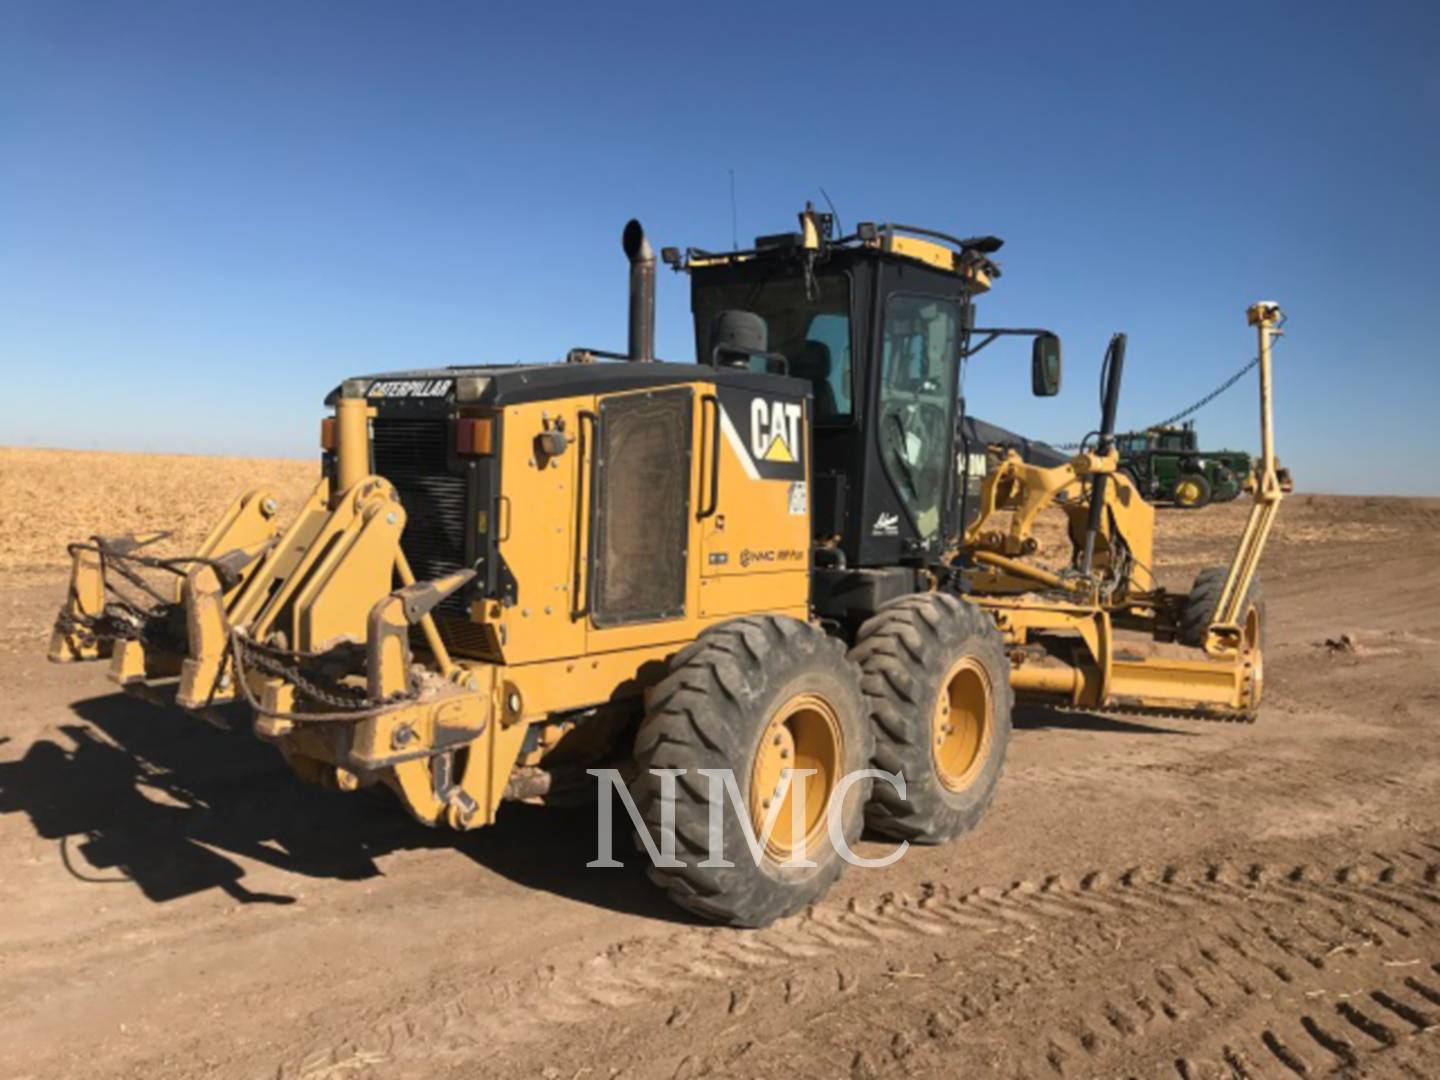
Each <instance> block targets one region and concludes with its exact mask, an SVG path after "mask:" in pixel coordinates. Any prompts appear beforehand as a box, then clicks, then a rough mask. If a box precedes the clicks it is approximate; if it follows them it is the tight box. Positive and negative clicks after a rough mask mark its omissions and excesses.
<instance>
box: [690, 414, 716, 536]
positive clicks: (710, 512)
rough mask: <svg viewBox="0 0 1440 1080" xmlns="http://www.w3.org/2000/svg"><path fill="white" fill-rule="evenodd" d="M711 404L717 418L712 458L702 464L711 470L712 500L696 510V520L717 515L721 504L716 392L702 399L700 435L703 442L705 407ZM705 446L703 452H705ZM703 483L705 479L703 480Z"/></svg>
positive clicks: (702, 472) (712, 426) (713, 426)
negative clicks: (716, 512)
mask: <svg viewBox="0 0 1440 1080" xmlns="http://www.w3.org/2000/svg"><path fill="white" fill-rule="evenodd" d="M707 406H709V407H711V408H712V409H713V410H714V415H715V418H714V420H712V421H711V424H710V460H709V461H708V462H706V461H705V460H704V459H703V458H702V459H701V462H702V465H705V466H706V467H708V468H709V471H710V501H709V503H705V502H702V503H701V504H700V509H697V510H696V511H695V520H696V521H704V520H705V519H706V518H708V517H713V516H714V515H715V511H716V509H717V508H718V507H719V505H720V399H719V398H718V397H716V396H715V395H714V394H708V395H706V396H705V397H702V398H701V399H700V437H701V440H702V443H703V440H704V437H705V409H706V407H707ZM704 449H705V448H704V446H703V445H702V447H701V452H702V453H704ZM700 475H701V476H702V477H703V476H704V475H705V469H704V468H702V469H701V470H700ZM702 483H703V481H702ZM702 494H703V491H702Z"/></svg>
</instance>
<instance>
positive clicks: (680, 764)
mask: <svg viewBox="0 0 1440 1080" xmlns="http://www.w3.org/2000/svg"><path fill="white" fill-rule="evenodd" d="M834 226H835V223H834V220H833V218H832V217H831V216H830V215H826V214H821V213H817V212H815V211H814V210H813V209H811V208H808V207H807V208H806V210H805V211H804V212H803V213H802V214H801V215H800V228H799V230H798V231H795V232H790V233H781V234H776V235H772V236H764V237H759V238H757V240H756V242H755V245H754V246H753V247H751V248H748V249H744V250H740V251H729V252H719V253H716V252H708V251H702V250H699V249H695V248H690V249H686V250H684V251H683V252H682V251H680V250H678V249H665V250H664V252H663V253H662V256H663V260H664V262H665V263H667V264H668V265H670V266H671V267H672V268H674V269H675V270H676V271H677V272H683V273H685V274H687V275H688V276H689V279H690V282H691V296H692V307H693V310H694V315H695V332H696V349H697V357H698V360H697V362H696V363H693V364H683V363H670V362H662V361H657V360H656V358H655V356H654V344H653V342H654V294H655V277H656V270H657V259H656V257H655V253H654V251H653V249H652V248H651V246H650V244H649V242H648V241H647V239H646V237H645V235H644V232H643V230H642V229H641V228H640V226H639V224H638V223H636V222H631V223H630V224H629V225H628V226H627V227H626V229H625V234H624V249H625V252H626V254H627V256H628V258H629V260H630V267H631V270H630V279H631V281H630V313H629V316H630V317H629V323H630V334H629V348H628V350H627V352H626V353H624V354H616V353H606V352H604V351H602V350H597V349H576V350H573V351H571V352H570V353H569V354H568V355H567V356H566V357H565V359H564V360H562V361H559V362H555V363H548V364H530V365H515V366H483V365H478V366H477V365H471V366H460V367H445V368H426V369H422V370H417V371H409V372H402V373H394V374H383V375H375V376H366V377H360V378H352V379H347V380H345V381H344V382H343V383H341V384H340V386H339V387H337V388H336V390H335V391H334V392H333V393H332V394H331V395H330V397H329V399H328V402H327V403H328V405H329V406H330V407H331V409H332V410H333V411H332V412H331V414H330V415H328V416H327V417H325V419H324V420H323V422H322V424H321V446H322V454H321V465H322V467H321V470H320V471H321V476H320V479H319V482H318V484H317V485H316V487H315V490H314V491H313V492H312V493H311V495H310V497H309V499H308V500H307V501H306V502H305V504H304V505H303V506H302V507H301V508H300V510H299V513H298V515H297V516H296V517H295V518H294V520H293V521H291V522H290V523H289V524H288V525H284V526H282V525H281V523H280V522H279V520H278V518H277V507H276V501H275V499H274V497H273V495H272V494H271V493H268V492H266V491H264V490H257V491H252V492H250V493H248V494H245V495H243V496H241V497H240V498H239V499H237V500H236V502H235V503H234V504H233V505H232V506H231V507H230V509H229V510H228V511H227V513H226V514H225V516H224V517H223V518H222V520H221V521H220V522H219V523H218V524H217V525H216V526H215V528H214V529H213V531H212V532H211V533H210V534H209V536H208V537H207V539H206V540H205V542H204V543H203V544H202V545H201V547H200V548H199V550H197V551H196V552H194V553H193V554H189V555H184V556H169V557H161V556H158V555H154V554H152V553H153V552H154V551H156V550H158V549H157V547H156V546H154V541H155V540H156V539H157V537H155V536H142V537H125V538H119V539H113V538H104V537H95V538H92V539H91V540H90V541H88V542H84V543H77V544H74V545H72V547H71V552H72V557H73V567H72V574H71V582H70V589H69V594H68V598H67V600H66V603H65V605H64V608H63V609H62V611H61V613H60V615H59V617H58V619H57V623H56V627H55V632H54V636H53V640H52V644H51V648H50V657H51V659H52V660H55V661H62V662H64V661H78V660H96V659H101V658H106V657H108V658H109V661H110V664H111V676H112V678H113V679H114V680H115V681H116V682H117V683H119V684H120V685H121V686H122V687H123V688H124V689H125V690H127V691H129V692H131V693H134V694H138V695H141V696H144V697H147V698H150V699H154V700H157V701H160V702H162V703H165V704H168V705H171V706H178V707H179V708H182V709H186V710H189V711H190V712H192V713H194V714H196V715H198V716H200V717H203V718H207V719H211V720H214V721H216V722H219V723H231V722H234V720H235V718H236V717H237V715H238V716H242V717H244V718H245V722H250V720H251V719H252V718H253V727H254V731H255V733H256V734H257V735H258V736H259V737H260V738H262V739H265V740H268V741H270V742H271V743H273V744H274V745H275V746H276V747H277V749H278V750H279V751H280V753H281V754H283V755H284V758H285V760H286V761H287V762H288V763H289V764H290V766H291V767H292V768H293V769H294V771H295V772H296V773H297V774H298V775H299V776H301V777H302V778H304V779H306V780H310V781H314V782H318V783H322V784H326V785H329V786H331V787H334V788H337V789H339V790H341V791H353V790H356V789H359V788H368V787H374V786H377V785H380V786H383V787H385V788H388V789H389V790H390V791H392V792H393V793H394V794H395V795H396V796H398V798H399V801H400V802H401V803H402V804H403V805H404V806H405V807H406V808H407V809H408V810H409V812H410V813H411V814H413V815H414V816H415V817H416V818H417V819H418V820H420V821H422V822H424V823H426V824H431V825H446V826H449V827H453V828H457V829H468V828H474V827H477V826H483V825H488V824H490V823H492V822H494V821H495V820H496V817H497V814H498V813H499V811H500V808H501V806H502V804H503V803H504V802H505V801H506V800H514V799H526V800H532V801H534V800H538V801H542V802H543V801H547V800H556V801H558V800H559V799H560V798H562V797H573V796H574V794H575V788H576V786H577V785H579V784H584V785H586V786H589V785H592V784H593V783H594V781H593V780H592V779H590V778H589V777H587V775H586V770H587V769H589V768H592V767H595V768H599V767H605V766H615V767H616V768H617V769H618V770H619V771H620V772H622V773H623V774H624V775H625V776H626V777H628V783H629V788H628V792H627V793H626V795H627V798H628V800H629V807H630V809H631V813H632V819H633V820H634V821H635V824H636V826H637V836H638V837H639V838H640V839H643V840H644V841H646V842H647V844H648V845H649V847H650V849H651V850H652V851H659V852H660V853H661V856H662V857H659V858H652V865H651V866H650V868H649V873H650V875H651V876H652V877H653V878H654V879H655V880H656V881H657V882H658V883H659V884H660V885H662V886H663V887H665V888H666V889H667V891H668V892H669V894H670V895H671V897H673V898H674V899H675V900H676V901H677V902H678V903H680V904H682V905H684V906H685V907H686V908H688V909H690V910H691V911H694V912H698V913H700V914H702V915H704V916H706V917H709V918H712V919H716V920H719V921H724V922H729V923H733V924H738V925H759V924H764V923H766V922H769V921H771V920H773V919H775V918H777V917H779V916H781V915H783V914H786V913H788V912H792V911H795V910H797V909H798V908H800V907H801V906H803V905H804V904H806V903H808V902H810V901H812V900H813V899H815V898H816V897H817V896H819V895H821V894H822V893H823V892H824V891H825V890H826V889H827V888H828V886H829V885H830V884H831V882H833V880H834V879H835V877H836V876H837V875H838V874H839V873H840V871H841V869H843V866H844V864H845V862H846V859H845V858H844V857H843V856H844V855H845V854H846V853H848V851H849V845H850V844H852V843H853V842H854V841H855V840H856V839H857V837H858V835H859V832H860V830H861V827H862V824H863V823H864V822H866V821H868V822H869V823H870V824H871V825H872V826H873V827H874V828H875V829H876V830H878V831H880V832H882V833H885V834H888V835H891V836H895V837H899V838H903V839H907V840H914V841H917V842H925V843H939V842H942V841H945V840H949V839H951V838H953V837H956V836H958V835H960V834H962V833H963V832H965V831H966V830H968V829H970V828H971V827H973V826H974V824H975V823H976V822H977V821H978V820H979V818H980V815H981V814H982V813H983V812H984V810H985V808H986V807H987V806H988V804H989V802H990V799H991V797H992V796H993V793H994V790H995V786H996V782H997V780H998V777H999V774H1000V769H1001V766H1002V764H1003V760H1004V755H1005V748H1006V745H1007V743H1008V739H1009V733H1010V711H1011V706H1012V700H1013V693H1012V689H1011V688H1012V685H1013V687H1014V692H1018V693H1020V694H1024V695H1039V696H1043V697H1047V698H1052V699H1058V700H1060V701H1062V702H1065V703H1068V704H1071V705H1077V706H1082V707H1092V708H1104V707H1108V706H1109V705H1111V704H1114V703H1116V702H1122V703H1123V702H1135V703H1140V704H1151V703H1161V704H1164V705H1166V706H1173V705H1175V703H1176V702H1180V703H1182V704H1185V703H1188V704H1189V705H1191V706H1194V707H1201V708H1205V709H1215V710H1220V711H1227V710H1228V711H1236V712H1240V713H1253V710H1254V708H1255V707H1256V706H1257V705H1258V701H1259V692H1260V685H1261V683H1260V671H1261V667H1260V652H1259V650H1260V640H1261V635H1260V626H1259V622H1258V620H1259V618H1260V614H1259V608H1258V606H1257V605H1256V604H1254V603H1252V602H1251V601H1250V600H1249V599H1247V598H1250V597H1252V595H1253V594H1252V593H1251V591H1250V588H1249V585H1250V582H1251V580H1252V578H1253V572H1254V563H1255V560H1256V559H1258V556H1259V548H1260V546H1261V545H1262V544H1263V542H1264V537H1265V533H1266V531H1267V530H1268V528H1269V524H1270V520H1271V518H1272V517H1273V513H1274V509H1275V506H1276V505H1278V502H1279V493H1278V490H1276V489H1275V488H1274V487H1273V485H1271V484H1269V483H1264V484H1262V485H1261V486H1260V489H1259V491H1258V493H1257V510H1256V515H1257V516H1256V518H1255V519H1254V520H1253V521H1252V525H1251V528H1250V530H1249V531H1248V532H1247V534H1246V539H1245V542H1244V543H1243V544H1242V547H1241V551H1240V553H1239V554H1238V555H1237V559H1236V565H1235V567H1234V568H1233V570H1232V571H1231V572H1230V573H1229V574H1228V575H1227V576H1226V577H1225V580H1224V581H1223V582H1222V583H1221V587H1220V588H1218V590H1215V591H1216V592H1217V593H1218V595H1217V596H1216V597H1214V598H1212V599H1214V600H1216V601H1217V602H1215V603H1213V604H1211V605H1210V606H1209V607H1205V608H1204V610H1199V609H1194V598H1193V597H1192V599H1191V606H1190V607H1186V606H1185V605H1184V604H1183V603H1182V602H1180V601H1178V600H1176V599H1174V598H1171V597H1169V596H1168V595H1167V594H1164V593H1163V592H1161V591H1159V590H1158V589H1156V588H1155V586H1154V582H1153V580H1152V578H1151V575H1150V571H1149V568H1148V565H1147V564H1148V562H1149V559H1150V551H1149V537H1150V527H1151V520H1150V517H1149V510H1148V507H1146V506H1145V504H1144V503H1143V502H1142V501H1141V500H1140V499H1139V497H1138V496H1137V495H1136V494H1135V493H1134V491H1133V489H1131V488H1128V487H1127V486H1126V485H1125V484H1124V482H1123V480H1119V479H1117V478H1116V477H1115V475H1114V464H1115V456H1114V452H1113V448H1111V447H1109V446H1108V443H1107V442H1104V441H1102V445H1101V446H1099V447H1097V448H1096V449H1095V450H1093V451H1091V452H1087V453H1083V454H1081V455H1079V456H1077V457H1076V458H1075V459H1074V460H1073V461H1071V462H1070V463H1069V464H1067V465H1065V466H1063V467H1061V468H1060V469H1058V470H1050V471H1045V470H1039V469H1035V468H1032V467H1031V466H1028V465H1026V464H1025V463H1024V462H1022V461H1020V460H1018V459H1008V460H1006V461H1005V462H1004V463H1003V464H1002V465H1001V466H1000V467H999V468H998V469H997V470H996V471H995V472H994V473H993V475H991V476H989V477H987V478H986V480H985V481H984V484H983V486H982V502H983V506H982V507H981V508H980V513H979V516H978V518H977V519H976V520H974V521H973V522H972V523H971V524H970V525H969V526H968V528H967V526H966V520H967V516H973V515H972V513H971V512H972V510H973V509H974V508H973V507H968V506H967V505H966V497H967V496H966V493H967V491H968V490H969V489H970V485H969V483H968V481H970V480H972V479H977V478H978V477H976V476H972V475H971V473H970V470H971V467H972V463H973V462H974V461H975V460H976V457H977V453H976V450H977V449H982V450H983V448H976V447H972V446H968V445H966V444H965V439H964V436H963V435H962V431H963V426H962V424H961V423H960V420H961V419H962V418H961V416H960V415H959V413H960V412H961V410H962V400H963V399H962V398H961V396H960V394H959V389H960V387H959V379H960V372H961V369H962V368H963V366H964V363H965V361H966V359H967V358H968V357H970V356H972V355H973V354H974V353H975V352H978V351H979V348H981V347H983V343H987V342H988V341H990V340H993V339H994V338H995V337H996V336H998V335H1001V334H1005V333H1016V334H1024V335H1028V336H1029V337H1030V338H1032V339H1033V344H1032V379H1033V383H1034V390H1035V392H1036V393H1038V394H1053V393H1055V392H1057V390H1058V388H1059V379H1060V342H1059V339H1058V338H1057V337H1055V336H1054V335H1053V334H1050V333H1048V332H1046V331H1040V330H1023V331H1022V330H1015V331H1010V330H1003V329H995V330H986V329H983V328H977V326H976V320H975V301H976V299H977V298H978V297H979V296H981V295H982V294H983V293H984V292H986V291H987V290H988V289H989V288H990V287H991V286H992V284H993V283H994V281H995V279H996V278H998V276H999V268H998V266H996V264H995V263H994V261H993V260H992V258H991V255H993V253H994V252H995V251H996V250H997V249H998V248H999V246H1000V241H999V240H998V239H997V238H995V237H974V238H969V239H964V238H957V237H953V236H949V235H946V234H944V233H939V232H936V231H933V230H928V229H920V228H915V227H910V226H903V225H893V224H889V225H877V224H870V223H866V224H862V225H861V226H859V228H858V229H857V230H856V232H855V233H854V234H851V235H847V236H836V235H835V232H836V230H835V227H834ZM1252 319H1253V320H1254V321H1256V323H1257V325H1259V326H1260V327H1261V336H1262V348H1268V338H1267V337H1266V334H1267V333H1268V330H1269V328H1270V327H1272V326H1273V324H1274V322H1275V319H1276V310H1275V309H1274V307H1273V305H1258V306H1257V307H1256V308H1255V309H1252ZM1265 357H1266V366H1265V368H1264V376H1265V382H1264V386H1265V387H1266V388H1267V395H1268V385H1269V383H1268V351H1267V352H1266V353H1265ZM1119 367H1120V364H1119V362H1118V359H1117V362H1116V363H1115V364H1114V365H1113V372H1114V377H1115V386H1116V387H1117V388H1118V375H1119ZM1268 416H1269V404H1268V396H1267V398H1266V411H1265V417H1266V425H1265V430H1266V433H1267V434H1266V446H1267V452H1266V461H1267V462H1269V461H1270V460H1271V458H1270V454H1269V435H1268V432H1269V424H1268ZM1112 419H1113V418H1112ZM1112 427H1113V425H1111V424H1107V425H1106V426H1105V430H1106V433H1107V434H1108V432H1109V431H1110V430H1112ZM1060 494H1065V495H1067V496H1068V499H1067V501H1065V502H1064V503H1063V505H1064V506H1065V508H1066V509H1067V511H1069V512H1071V513H1072V515H1073V520H1075V521H1076V522H1077V523H1078V522H1080V521H1081V520H1082V519H1083V522H1084V528H1083V530H1081V531H1080V532H1078V533H1077V537H1079V541H1080V552H1081V554H1080V555H1079V556H1077V560H1076V562H1075V564H1074V565H1073V566H1072V567H1069V568H1065V569H1064V570H1063V571H1062V572H1058V573H1057V572H1052V571H1048V570H1043V569H1038V568H1035V567H1032V566H1028V565H1027V564H1026V563H1025V562H1024V561H1023V559H1024V557H1025V556H1026V555H1027V552H1028V551H1029V550H1030V548H1029V544H1030V541H1029V538H1028V534H1027V531H1026V529H1027V523H1028V522H1029V521H1030V520H1031V519H1032V517H1033V513H1034V512H1038V509H1039V508H1040V507H1041V505H1042V504H1043V503H1044V502H1046V501H1047V500H1050V499H1053V498H1055V497H1056V496H1057V495H1060ZM1092 508H1093V509H1092ZM1006 512H1009V513H1011V515H1012V520H1011V524H1010V526H1009V527H1008V528H1007V529H1001V528H1000V527H998V526H997V525H996V524H995V521H996V515H997V514H1003V513H1006ZM1206 595H1208V594H1206ZM1205 603H1209V601H1205ZM1197 620H1198V621H1197ZM1202 622H1203V624H1204V625H1203V627H1200V629H1199V630H1198V632H1199V634H1200V635H1201V637H1202V638H1203V640H1201V641H1199V642H1198V644H1200V645H1201V646H1202V647H1203V650H1204V651H1203V653H1197V654H1196V657H1195V658H1192V659H1189V660H1185V661H1179V660H1166V661H1163V662H1156V661H1151V660H1144V661H1130V660H1120V659H1117V656H1116V653H1115V648H1114V644H1113V641H1112V630H1114V629H1115V628H1117V627H1122V626H1130V625H1140V626H1149V627H1152V628H1153V629H1154V630H1155V632H1156V633H1157V634H1159V635H1161V636H1164V635H1165V634H1169V633H1175V632H1177V631H1176V629H1175V628H1176V627H1189V630H1187V631H1186V632H1187V633H1192V637H1193V632H1194V631H1195V628H1196V627H1199V624H1200V623H1202ZM1042 654H1043V655H1042ZM867 770H878V772H879V773H881V774H884V775H883V776H882V777H881V778H880V779H876V778H875V776H874V775H873V773H872V772H870V771H867ZM722 773H723V774H728V775H729V776H730V777H731V778H732V784H731V787H730V788H729V789H728V796H729V797H728V798H727V797H721V798H718V799H714V800H712V798H711V795H712V794H713V793H714V790H715V789H714V788H713V787H711V786H707V785H706V784H704V783H702V782H701V778H702V777H713V776H717V775H720V774H722ZM721 794H722V796H725V795H726V794H727V791H725V790H722V792H721ZM757 834H758V849H757V847H756V846H755V845H756V843H757ZM717 845H718V846H717ZM747 849H748V850H747ZM716 856H718V857H716ZM752 856H753V857H752Z"/></svg>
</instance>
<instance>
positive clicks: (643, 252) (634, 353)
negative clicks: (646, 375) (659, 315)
mask: <svg viewBox="0 0 1440 1080" xmlns="http://www.w3.org/2000/svg"><path fill="white" fill-rule="evenodd" d="M620 244H621V246H622V247H624V249H625V257H626V258H627V259H629V260H630V346H629V349H628V350H627V351H628V353H629V356H630V360H631V361H632V362H634V361H642V362H648V361H651V360H654V359H655V249H654V248H652V247H651V246H650V241H649V240H647V239H646V238H645V228H644V226H642V225H641V224H640V222H638V221H636V220H635V219H634V218H631V219H630V221H629V222H628V223H627V224H626V225H625V232H624V234H623V235H622V236H621V238H620Z"/></svg>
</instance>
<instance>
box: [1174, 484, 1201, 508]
mask: <svg viewBox="0 0 1440 1080" xmlns="http://www.w3.org/2000/svg"><path fill="white" fill-rule="evenodd" d="M1175 501H1176V502H1177V503H1179V504H1180V505H1181V506H1194V505H1195V504H1196V503H1197V502H1199V501H1200V485H1199V484H1197V483H1196V482H1195V481H1194V480H1181V481H1180V482H1179V483H1178V484H1176V485H1175Z"/></svg>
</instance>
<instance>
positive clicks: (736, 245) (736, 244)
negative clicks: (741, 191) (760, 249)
mask: <svg viewBox="0 0 1440 1080" xmlns="http://www.w3.org/2000/svg"><path fill="white" fill-rule="evenodd" d="M730 249H731V250H732V251H739V250H740V227H739V225H738V224H737V223H736V217H735V170H734V169H731V170H730Z"/></svg>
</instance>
